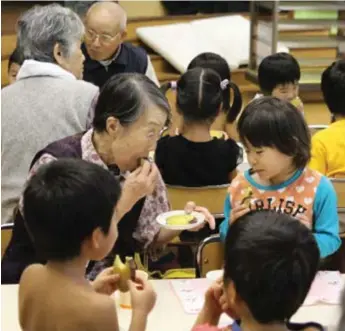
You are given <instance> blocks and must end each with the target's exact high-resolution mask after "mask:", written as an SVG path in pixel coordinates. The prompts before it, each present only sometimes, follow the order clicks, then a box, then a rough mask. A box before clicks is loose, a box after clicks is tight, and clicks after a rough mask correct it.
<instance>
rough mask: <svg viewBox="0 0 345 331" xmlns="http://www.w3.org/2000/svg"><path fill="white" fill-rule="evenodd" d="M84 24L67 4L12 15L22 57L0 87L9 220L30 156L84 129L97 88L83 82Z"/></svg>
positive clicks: (4, 212) (4, 185)
mask: <svg viewBox="0 0 345 331" xmlns="http://www.w3.org/2000/svg"><path fill="white" fill-rule="evenodd" d="M83 36H84V25H83V23H82V21H81V20H80V18H79V17H78V16H77V15H76V14H75V13H74V12H73V11H71V10H70V9H68V8H64V7H61V6H60V5H57V4H52V5H48V6H43V7H42V6H36V7H33V8H31V9H29V10H28V11H27V12H25V13H24V14H23V15H22V16H21V17H20V18H19V20H18V26H17V48H18V50H19V52H20V54H21V55H22V56H23V58H24V63H23V65H22V66H21V68H20V70H19V72H18V75H17V80H16V82H15V83H14V84H11V85H9V86H7V87H5V88H4V89H3V90H2V91H1V99H2V100H1V106H2V114H1V120H2V126H1V129H2V135H1V140H2V142H1V149H2V150H1V173H2V182H1V193H2V196H1V213H2V215H1V216H2V223H6V222H9V221H12V214H13V209H14V207H15V206H16V205H17V203H18V201H19V196H20V194H21V190H22V188H23V185H24V183H25V180H26V177H27V171H28V167H29V165H30V162H31V160H32V158H33V157H34V155H35V154H36V153H37V151H39V150H40V149H42V148H43V147H44V146H46V145H47V144H48V143H50V142H52V141H54V140H57V139H61V138H63V137H65V136H69V135H72V134H75V133H78V132H80V131H85V130H86V129H87V128H88V127H89V125H90V124H91V120H92V116H93V115H92V111H91V108H92V102H93V99H94V98H95V97H96V96H97V95H98V87H96V86H94V85H92V84H90V83H87V82H84V81H83V80H81V79H82V75H83V62H84V56H83V53H82V52H81V50H80V47H81V40H82V38H83Z"/></svg>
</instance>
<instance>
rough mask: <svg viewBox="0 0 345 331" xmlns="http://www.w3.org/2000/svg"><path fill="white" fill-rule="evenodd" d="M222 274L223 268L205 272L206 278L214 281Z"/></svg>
mask: <svg viewBox="0 0 345 331" xmlns="http://www.w3.org/2000/svg"><path fill="white" fill-rule="evenodd" d="M223 274H224V271H223V269H219V270H212V271H209V272H208V273H207V274H206V278H207V279H210V280H212V281H216V280H218V279H219V278H221V277H223Z"/></svg>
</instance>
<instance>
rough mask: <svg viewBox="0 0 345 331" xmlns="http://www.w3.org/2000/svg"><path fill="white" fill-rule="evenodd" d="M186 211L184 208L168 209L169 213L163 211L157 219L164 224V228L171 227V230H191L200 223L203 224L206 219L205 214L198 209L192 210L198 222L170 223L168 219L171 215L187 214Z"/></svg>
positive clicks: (161, 224)
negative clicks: (197, 210)
mask: <svg viewBox="0 0 345 331" xmlns="http://www.w3.org/2000/svg"><path fill="white" fill-rule="evenodd" d="M185 214H186V212H185V211H184V210H173V211H168V212H167V213H163V214H160V215H158V216H157V218H156V221H157V222H158V223H159V224H160V226H162V227H163V228H166V229H169V230H190V229H193V228H195V227H197V226H199V225H200V224H202V223H203V222H204V221H205V215H204V214H201V213H198V212H196V211H193V212H192V215H193V216H194V217H195V218H196V222H195V223H192V224H186V225H168V224H167V222H166V220H167V218H168V217H170V216H176V215H185Z"/></svg>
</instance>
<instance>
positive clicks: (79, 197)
mask: <svg viewBox="0 0 345 331" xmlns="http://www.w3.org/2000/svg"><path fill="white" fill-rule="evenodd" d="M120 195H121V188H120V184H119V182H118V181H117V180H116V179H115V178H114V176H112V175H111V174H110V172H109V171H107V170H105V169H103V168H101V167H100V166H98V165H96V164H92V163H90V162H86V161H83V160H80V159H61V160H57V161H53V162H51V163H49V164H47V165H44V166H42V167H41V168H40V169H39V170H38V171H37V173H36V174H35V175H34V176H33V177H32V178H31V179H30V181H29V182H28V185H27V187H26V189H25V191H24V219H25V222H26V225H27V228H28V231H29V233H30V235H31V236H32V239H33V242H34V245H35V247H36V249H37V252H38V254H39V255H40V257H41V258H43V259H45V260H56V261H65V260H69V259H72V258H74V257H77V256H78V255H79V254H80V248H81V244H82V242H83V240H85V239H86V238H87V237H89V236H90V235H91V234H92V232H93V231H94V230H95V229H96V228H98V227H99V228H101V230H102V231H103V232H104V233H105V234H107V233H108V232H109V228H110V224H111V219H112V215H113V212H114V209H115V206H116V204H117V202H118V200H119V198H120Z"/></svg>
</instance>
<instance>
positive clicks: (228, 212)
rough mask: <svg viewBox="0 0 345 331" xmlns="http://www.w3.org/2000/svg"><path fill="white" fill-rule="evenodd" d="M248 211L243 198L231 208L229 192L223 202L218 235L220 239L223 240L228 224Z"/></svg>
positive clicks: (247, 205)
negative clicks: (222, 217) (222, 219)
mask: <svg viewBox="0 0 345 331" xmlns="http://www.w3.org/2000/svg"><path fill="white" fill-rule="evenodd" d="M249 212H250V208H249V204H248V203H245V199H243V201H242V202H241V203H240V204H239V205H238V206H236V207H235V208H232V206H231V202H230V194H228V195H227V196H226V199H225V204H224V221H223V222H222V223H221V224H220V226H219V235H220V239H221V241H225V238H226V235H227V233H228V230H229V226H230V224H231V223H233V222H235V221H236V220H237V219H238V218H240V217H242V216H243V215H245V214H248V213H249Z"/></svg>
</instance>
